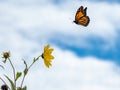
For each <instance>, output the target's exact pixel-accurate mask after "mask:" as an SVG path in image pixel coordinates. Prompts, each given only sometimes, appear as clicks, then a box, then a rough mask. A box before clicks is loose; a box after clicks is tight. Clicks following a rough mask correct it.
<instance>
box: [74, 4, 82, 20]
mask: <svg viewBox="0 0 120 90" xmlns="http://www.w3.org/2000/svg"><path fill="white" fill-rule="evenodd" d="M83 16H84V10H83V6H81V7H80V8H78V10H77V12H76V15H75V21H78V20H79V19H80V18H81V17H83Z"/></svg>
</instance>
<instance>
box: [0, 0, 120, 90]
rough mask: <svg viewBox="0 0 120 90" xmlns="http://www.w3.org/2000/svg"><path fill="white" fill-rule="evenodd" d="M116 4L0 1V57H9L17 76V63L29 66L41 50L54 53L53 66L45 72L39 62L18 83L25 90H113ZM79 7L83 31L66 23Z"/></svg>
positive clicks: (119, 84) (117, 75)
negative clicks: (84, 12)
mask: <svg viewBox="0 0 120 90" xmlns="http://www.w3.org/2000/svg"><path fill="white" fill-rule="evenodd" d="M118 2H119V1H117V0H116V1H115V0H113V1H112V0H111V1H109V0H106V1H105V0H102V1H99V0H88V1H84V0H20V1H16V0H7V1H2V0H1V1H0V51H1V53H2V52H3V51H10V52H11V57H12V59H13V60H14V59H15V60H14V65H15V66H16V68H17V69H20V70H22V69H23V68H24V65H22V61H21V59H23V58H24V59H25V60H26V61H27V62H28V63H30V62H31V58H34V57H35V56H38V55H39V54H40V53H42V51H43V47H44V46H45V45H47V44H50V45H51V47H53V48H54V52H53V55H54V56H55V60H53V62H52V67H51V68H50V69H47V68H46V67H45V66H44V63H43V61H42V59H41V61H40V62H39V63H38V64H36V66H34V67H33V68H32V70H31V71H30V72H29V75H28V77H27V78H26V81H25V83H24V84H25V85H27V86H28V89H29V90H33V89H38V88H41V89H42V90H56V89H57V90H119V89H120V61H119V59H120V55H119V53H120V42H119V41H120V40H119V38H120V36H119V34H120V31H119V30H120V26H119V23H120V13H119V10H120V4H119V3H118ZM81 5H82V6H84V7H87V8H88V9H87V15H88V16H89V17H90V23H89V25H88V26H87V27H83V26H80V25H76V24H74V23H72V22H73V20H74V16H75V13H76V10H77V9H78V8H79V7H80V6H81ZM1 64H2V63H1ZM8 69H9V68H8ZM6 71H7V73H8V74H10V76H12V74H11V72H9V70H6ZM2 72H3V71H1V73H0V76H2ZM0 84H1V82H0ZM18 85H19V83H18ZM36 85H37V87H36Z"/></svg>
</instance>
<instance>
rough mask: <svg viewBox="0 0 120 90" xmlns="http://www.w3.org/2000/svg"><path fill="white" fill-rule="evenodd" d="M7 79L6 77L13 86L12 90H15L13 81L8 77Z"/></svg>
mask: <svg viewBox="0 0 120 90" xmlns="http://www.w3.org/2000/svg"><path fill="white" fill-rule="evenodd" d="M5 77H6V78H7V79H8V81H9V82H10V84H11V89H12V90H15V85H14V83H13V81H12V80H11V79H10V78H9V77H8V76H6V75H5Z"/></svg>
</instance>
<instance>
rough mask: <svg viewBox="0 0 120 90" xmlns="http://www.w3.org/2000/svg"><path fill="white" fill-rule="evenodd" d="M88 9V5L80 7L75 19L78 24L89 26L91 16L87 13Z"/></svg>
mask: <svg viewBox="0 0 120 90" xmlns="http://www.w3.org/2000/svg"><path fill="white" fill-rule="evenodd" d="M86 10H87V7H85V9H84V8H83V6H81V7H80V8H78V10H77V12H76V15H75V21H73V22H74V23H76V24H78V25H83V26H87V25H88V24H89V22H90V18H89V17H88V16H87V15H86Z"/></svg>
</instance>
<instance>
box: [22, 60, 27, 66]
mask: <svg viewBox="0 0 120 90" xmlns="http://www.w3.org/2000/svg"><path fill="white" fill-rule="evenodd" d="M23 61H24V64H25V67H26V68H27V67H28V66H27V63H26V61H25V60H23Z"/></svg>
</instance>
